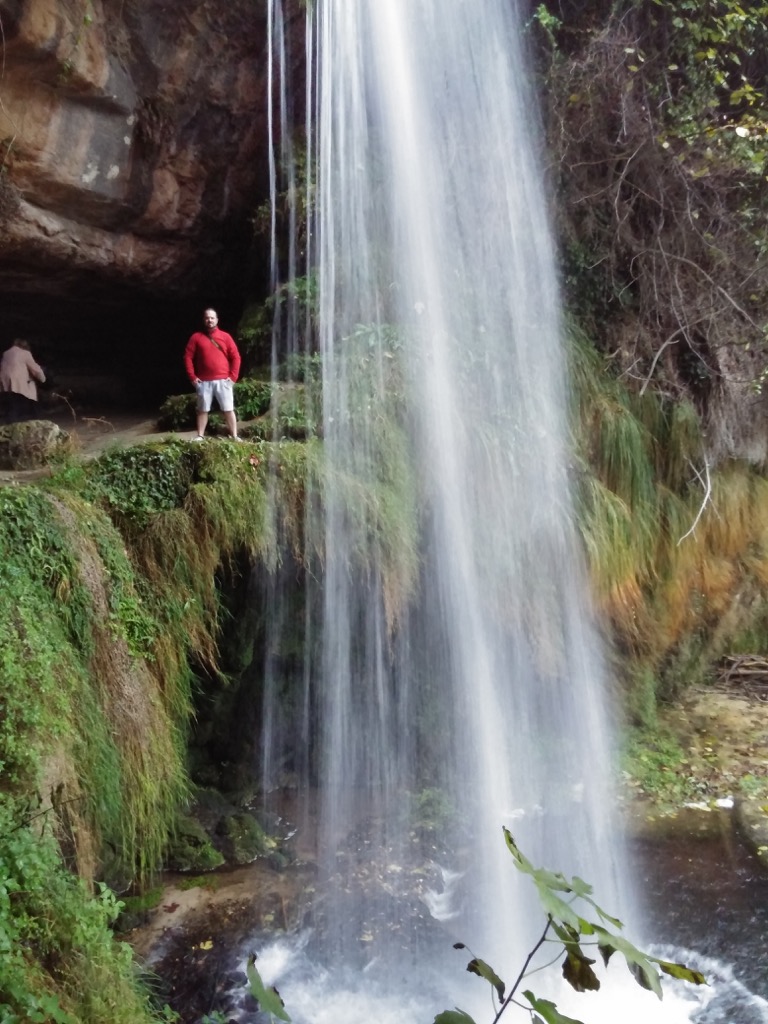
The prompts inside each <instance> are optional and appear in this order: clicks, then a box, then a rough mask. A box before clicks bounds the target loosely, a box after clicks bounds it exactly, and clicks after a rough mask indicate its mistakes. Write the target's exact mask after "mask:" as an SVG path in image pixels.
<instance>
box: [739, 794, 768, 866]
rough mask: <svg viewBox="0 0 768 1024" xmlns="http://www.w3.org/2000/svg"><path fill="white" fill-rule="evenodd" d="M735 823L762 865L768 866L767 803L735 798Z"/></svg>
mask: <svg viewBox="0 0 768 1024" xmlns="http://www.w3.org/2000/svg"><path fill="white" fill-rule="evenodd" d="M734 814H735V819H736V824H737V826H738V828H739V831H740V832H741V833H742V835H743V836H744V838H745V839H746V841H747V843H748V844H749V845H750V846H751V848H752V850H753V851H754V853H755V855H756V856H757V858H758V860H759V861H760V862H761V864H762V865H763V867H765V868H768V803H766V802H765V801H764V800H762V801H761V800H749V799H742V800H737V801H736V804H735V807H734Z"/></svg>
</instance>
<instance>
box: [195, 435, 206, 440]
mask: <svg viewBox="0 0 768 1024" xmlns="http://www.w3.org/2000/svg"><path fill="white" fill-rule="evenodd" d="M192 440H193V441H204V440H205V438H204V437H203V435H202V434H198V435H197V437H193V438H192Z"/></svg>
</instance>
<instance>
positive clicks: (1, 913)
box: [0, 800, 161, 1024]
mask: <svg viewBox="0 0 768 1024" xmlns="http://www.w3.org/2000/svg"><path fill="white" fill-rule="evenodd" d="M42 821H43V825H42V828H40V822H41V819H39V818H38V819H34V817H33V815H31V814H30V813H29V811H28V810H27V809H25V808H24V806H23V805H22V804H20V803H17V802H14V801H9V800H5V801H3V802H2V803H0V958H1V959H2V964H3V968H2V974H1V975H0V1014H2V1019H3V1021H7V1022H8V1024H23V1022H27V1021H51V1022H58V1024H150V1022H152V1021H158V1020H160V1019H161V1016H160V1015H159V1014H156V1013H155V1012H154V1011H153V1009H152V1007H151V1005H150V1000H149V997H148V995H147V993H146V992H144V991H143V990H142V988H141V986H140V985H139V983H138V980H137V975H136V971H135V970H134V964H133V956H132V951H131V949H130V948H129V947H128V946H126V945H124V944H123V943H120V942H117V941H116V940H115V939H114V937H113V934H112V931H111V925H112V923H113V922H114V921H115V919H116V917H117V915H118V913H119V912H120V909H121V907H122V904H121V903H120V902H119V901H118V900H117V899H116V898H115V896H114V894H113V893H112V892H111V891H110V890H109V889H107V888H106V887H105V886H98V887H97V889H96V893H95V895H94V894H91V893H89V892H88V890H87V888H86V886H85V884H84V883H83V882H82V881H81V880H80V879H78V878H76V877H75V876H73V875H71V874H70V873H69V872H68V871H66V870H65V869H64V867H63V865H62V863H61V861H60V859H59V854H58V846H57V843H56V842H55V840H54V838H53V834H52V830H51V827H50V826H49V824H48V822H47V821H46V820H45V819H42ZM33 823H34V830H33V828H32V827H31V826H32V825H33Z"/></svg>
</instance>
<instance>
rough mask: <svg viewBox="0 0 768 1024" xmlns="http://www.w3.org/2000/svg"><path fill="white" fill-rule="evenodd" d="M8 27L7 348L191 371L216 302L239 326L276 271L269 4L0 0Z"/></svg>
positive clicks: (110, 366) (4, 93)
mask: <svg viewBox="0 0 768 1024" xmlns="http://www.w3.org/2000/svg"><path fill="white" fill-rule="evenodd" d="M0 23H1V25H2V53H1V54H0V58H1V64H0V166H1V167H2V174H0V304H1V307H2V309H3V316H2V321H1V322H0V331H1V332H2V336H0V344H2V347H5V345H6V344H8V343H9V341H10V340H11V338H12V337H13V336H15V335H24V336H27V337H29V338H30V340H31V341H32V342H33V345H34V346H35V352H36V356H38V358H39V359H40V360H42V361H44V362H45V363H47V365H48V366H49V367H53V369H54V372H56V371H58V372H59V373H61V374H66V373H69V372H73V371H77V370H81V371H82V369H83V368H85V367H89V368H90V369H91V370H93V372H96V373H102V372H113V373H114V372H118V373H122V372H123V370H125V373H126V374H127V375H128V377H130V374H131V371H135V370H137V369H141V370H143V371H144V372H147V373H148V374H149V375H150V377H151V379H153V380H154V379H155V378H156V377H157V376H158V375H160V376H163V377H166V378H168V377H170V378H171V379H172V378H173V376H174V374H175V375H176V379H177V381H179V382H181V381H183V378H182V377H181V375H180V374H179V372H178V366H179V365H180V347H182V346H183V343H184V341H185V340H186V337H187V335H188V334H189V331H190V329H194V328H195V327H196V326H197V324H198V322H199V319H200V313H201V310H202V308H203V306H205V305H207V304H213V305H216V306H217V307H218V309H219V313H220V317H221V321H222V326H223V327H225V328H229V329H232V327H233V326H234V323H235V321H236V316H237V314H238V313H239V310H240V305H241V303H242V299H243V293H244V288H245V286H246V284H248V283H250V282H251V280H252V279H253V277H254V274H258V272H259V271H258V267H256V268H254V266H253V261H252V260H251V261H250V262H249V258H250V257H251V255H252V244H251V239H252V227H251V223H252V221H251V218H252V215H253V212H254V210H255V209H256V207H257V205H258V204H259V203H260V202H261V201H263V199H264V198H265V196H266V194H267V191H268V137H267V60H266V45H267V14H266V0H184V3H175V2H171V0H0ZM171 368H173V370H172V369H171ZM182 386H183V385H182Z"/></svg>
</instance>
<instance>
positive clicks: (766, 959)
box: [633, 811, 768, 1000]
mask: <svg viewBox="0 0 768 1024" xmlns="http://www.w3.org/2000/svg"><path fill="white" fill-rule="evenodd" d="M633 860H634V870H635V879H636V884H637V886H638V889H639V890H640V891H641V892H642V894H643V896H644V901H643V902H644V904H645V907H646V913H647V930H648V934H649V936H650V937H651V938H656V937H658V938H659V939H660V940H661V941H663V942H664V943H665V944H671V945H674V946H676V947H681V948H683V949H690V950H696V951H697V952H698V953H699V954H700V955H702V956H704V957H707V958H711V959H712V960H715V961H717V962H721V963H725V964H729V965H731V968H732V970H733V975H734V977H735V978H736V979H737V980H739V981H740V982H742V983H743V984H744V985H745V986H746V987H747V988H748V989H749V990H750V991H752V992H754V993H755V994H756V995H759V996H761V997H762V998H764V999H767V1000H768V876H766V873H765V871H764V869H763V868H762V866H761V864H760V862H759V861H758V859H757V857H756V856H755V855H754V854H753V853H752V852H751V851H750V850H749V849H748V848H747V846H746V845H745V844H744V842H743V841H742V840H741V837H740V836H739V834H738V832H737V831H736V830H735V828H734V827H733V818H732V815H730V814H729V813H728V812H727V811H710V812H705V813H702V812H690V813H689V814H688V815H685V816H682V820H680V819H678V820H677V821H676V822H675V827H674V834H672V833H670V834H668V835H666V836H665V835H656V836H654V837H653V839H647V840H636V841H635V842H634V843H633Z"/></svg>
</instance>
